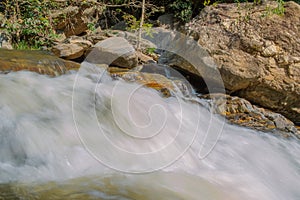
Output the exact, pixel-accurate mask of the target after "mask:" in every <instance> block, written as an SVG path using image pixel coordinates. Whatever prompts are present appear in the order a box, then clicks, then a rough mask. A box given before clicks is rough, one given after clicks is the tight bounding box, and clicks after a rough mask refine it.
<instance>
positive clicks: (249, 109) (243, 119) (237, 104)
mask: <svg viewBox="0 0 300 200" xmlns="http://www.w3.org/2000/svg"><path fill="white" fill-rule="evenodd" d="M201 98H204V99H209V100H210V105H211V106H212V110H213V112H215V113H218V114H220V115H222V116H224V117H226V119H227V120H228V121H230V122H231V123H233V124H238V125H241V126H246V127H249V128H253V129H256V130H260V131H273V130H277V132H278V131H279V132H280V133H281V134H282V135H283V136H285V137H289V136H296V137H298V138H299V139H300V132H299V131H298V130H297V128H296V127H295V126H294V123H293V122H291V121H290V120H288V119H287V118H285V117H284V116H283V115H281V114H278V113H274V112H272V111H270V110H267V109H264V108H260V107H258V106H255V105H252V104H251V103H250V102H249V101H247V100H245V99H243V98H239V97H232V96H229V95H224V94H217V93H215V94H208V95H203V96H201Z"/></svg>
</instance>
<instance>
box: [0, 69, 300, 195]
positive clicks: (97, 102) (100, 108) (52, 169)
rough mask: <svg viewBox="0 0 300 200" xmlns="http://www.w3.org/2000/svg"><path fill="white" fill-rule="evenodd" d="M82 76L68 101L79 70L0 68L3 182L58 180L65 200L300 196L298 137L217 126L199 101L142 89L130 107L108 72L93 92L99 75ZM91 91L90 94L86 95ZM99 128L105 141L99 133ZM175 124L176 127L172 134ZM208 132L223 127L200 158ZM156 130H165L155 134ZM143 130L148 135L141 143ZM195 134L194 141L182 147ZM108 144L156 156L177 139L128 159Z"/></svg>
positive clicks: (121, 85) (122, 86) (26, 184)
mask: <svg viewBox="0 0 300 200" xmlns="http://www.w3.org/2000/svg"><path fill="white" fill-rule="evenodd" d="M79 78H80V80H81V83H82V84H80V85H79V86H78V87H77V88H76V91H77V92H79V93H77V95H78V96H77V100H75V101H74V99H72V95H73V84H74V81H75V79H76V74H68V75H64V76H60V77H56V78H49V77H47V76H41V75H37V74H35V73H30V72H16V73H10V74H6V75H0V95H1V98H0V183H2V184H9V188H18V187H21V188H23V189H24V188H25V189H24V190H25V191H27V189H28V190H33V189H32V188H39V187H43V190H39V189H40V188H39V189H36V190H37V191H39V192H41V191H48V190H49V191H51V193H53V192H54V193H55V191H56V192H57V193H58V194H57V196H59V193H60V192H62V191H63V188H64V187H60V186H61V185H64V186H65V190H66V191H68V194H69V195H70V197H71V196H72V194H75V193H77V192H78V190H82V191H81V192H82V193H85V194H89V195H91V196H93V197H95V196H96V197H97V195H100V196H99V198H100V197H101V198H103V199H122V198H123V199H139V198H140V199H141V198H142V197H143V199H158V197H165V199H199V197H201V196H202V198H203V199H230V198H232V199H266V200H268V199H270V200H276V199H291V200H292V199H300V191H299V187H300V182H299V180H300V144H299V142H298V141H296V140H287V139H283V138H280V137H276V136H273V135H270V134H267V133H261V132H257V131H253V130H249V129H246V128H241V127H236V126H231V125H226V124H225V126H224V127H223V124H222V121H221V120H218V118H217V117H215V116H213V115H212V114H211V113H210V112H209V110H208V109H206V108H205V107H203V106H201V105H200V104H198V103H192V102H188V101H183V100H178V99H176V98H175V97H171V98H162V97H161V96H160V95H159V94H158V93H157V92H156V91H155V90H153V89H146V88H139V89H138V90H136V91H135V93H134V95H133V97H131V100H130V103H129V104H128V99H127V98H125V97H124V96H126V94H128V93H129V92H130V91H132V89H134V88H136V86H137V85H136V84H129V83H125V82H122V81H112V80H110V79H109V78H108V77H107V78H106V81H105V82H104V83H101V84H98V86H97V87H96V89H95V83H97V81H98V78H97V77H94V76H93V75H88V76H81V77H79ZM116 84H117V85H118V87H117V89H114V88H115V86H116ZM113 91H114V93H113ZM89 96H91V97H92V98H86V97H89ZM73 97H74V96H73ZM72 100H73V104H72ZM111 102H113V103H111ZM72 105H73V109H72ZM150 105H151V106H150ZM153 105H156V106H153ZM159 105H160V106H163V107H164V110H160V107H159ZM128 106H129V113H130V116H131V117H132V119H130V120H129V119H128V116H129V115H128V110H127V107H128ZM74 109H75V110H76V111H75V114H74ZM165 116H167V117H165ZM74 117H75V118H76V119H75V120H74ZM212 118H215V119H216V120H215V122H214V124H211V123H210V122H211V121H212ZM94 119H96V121H97V122H98V123H97V124H96V125H95V124H94V121H93V120H94ZM133 123H135V125H134V124H133ZM162 123H163V124H164V126H163V128H162V129H161V128H160V126H161V124H162ZM149 124H150V125H151V126H148V125H149ZM76 125H77V129H76ZM99 126H100V127H101V129H102V130H103V133H105V136H107V137H108V139H109V140H106V139H107V138H106V139H103V137H101V138H97V137H96V136H97V134H96V133H97V130H98V129H99ZM120 127H121V128H120ZM137 127H139V128H137ZM145 127H147V128H145ZM96 129H97V130H96ZM178 129H180V133H181V134H179V135H178V137H176V140H174V141H173V140H171V139H172V138H174V137H175V136H177V135H176V131H177V130H178ZM208 129H210V130H211V131H212V132H214V131H218V130H219V129H222V135H221V137H220V139H219V140H218V142H217V145H216V146H215V148H214V149H213V150H212V151H211V152H210V153H209V154H208V155H207V156H206V157H204V158H202V159H200V158H199V147H200V146H201V145H202V142H203V139H204V138H205V134H206V133H207V131H208ZM141 130H142V131H141ZM158 130H159V132H160V133H161V134H159V135H152V133H153V132H157V131H158ZM194 130H197V132H196V137H194V136H195V132H194ZM78 131H79V134H78ZM124 132H126V133H127V132H128V133H130V134H131V136H132V138H131V139H128V138H127V137H125V136H124ZM126 136H128V135H126ZM80 137H81V140H80ZM143 137H145V138H147V141H143V140H141V138H143ZM191 139H193V140H192V141H193V144H192V146H191V147H190V148H189V149H187V151H186V152H184V154H181V153H182V150H185V149H186V148H185V147H186V146H187V145H189V144H190V140H191ZM82 140H83V141H82ZM212 140H215V138H213V139H212ZM107 141H112V144H113V145H111V146H113V147H115V146H117V147H120V148H121V149H126V151H128V152H133V153H142V154H143V155H148V154H147V153H153V155H154V153H155V151H157V150H158V149H160V148H161V147H162V146H165V145H169V143H170V141H171V142H172V143H174V145H173V144H172V145H173V146H172V145H170V148H168V150H167V151H162V152H161V154H160V156H158V155H156V154H155V155H154V156H148V157H147V156H146V157H143V156H141V157H135V156H132V157H131V156H130V155H129V154H128V152H127V154H125V153H120V154H119V153H117V152H116V151H115V149H114V148H113V147H110V146H109V145H107ZM86 143H88V145H87V146H84V145H83V144H86ZM208 143H209V142H208ZM93 153H94V154H93ZM126 155H128V156H126ZM174 155H175V156H174ZM177 155H178V156H177ZM99 157H100V161H101V160H102V161H103V162H100V161H99V159H97V158H99ZM137 159H138V160H137ZM111 160H112V161H111ZM110 161H111V163H108V162H110ZM171 161H172V162H171ZM173 161H174V162H173ZM107 165H116V166H111V167H112V168H116V169H117V170H119V169H123V168H125V167H128V171H135V170H136V171H138V170H140V169H143V168H146V170H145V171H147V170H148V171H151V169H153V170H155V169H156V168H160V167H161V168H162V169H161V170H159V171H158V172H154V173H149V174H138V175H135V174H126V173H122V172H120V171H116V170H114V169H111V168H109V167H107ZM166 166H167V167H166ZM49 181H54V183H56V184H54V185H55V186H53V184H50V182H49ZM84 184H85V185H86V187H83V185H84ZM20 185H21V186H20ZM32 185H34V186H32ZM31 186H32V187H31ZM79 186H80V187H79ZM7 188H8V187H6V189H7ZM53 188H55V189H53ZM80 188H81V189H80ZM95 188H98V189H95ZM99 188H101V189H99ZM0 190H1V187H0ZM11 191H12V193H18V192H16V191H19V190H14V189H11ZM31 192H32V191H31ZM39 192H37V193H36V195H37V196H38V193H39ZM62 193H63V192H62ZM21 194H22V195H24V194H25V193H24V192H21ZM63 194H64V193H63ZM142 194H143V195H144V196H139V195H142ZM54 195H55V194H54ZM229 195H230V196H229ZM82 198H83V199H84V198H86V197H82ZM43 199H47V198H46V197H45V198H43ZM53 199H55V198H53ZM57 199H59V198H57Z"/></svg>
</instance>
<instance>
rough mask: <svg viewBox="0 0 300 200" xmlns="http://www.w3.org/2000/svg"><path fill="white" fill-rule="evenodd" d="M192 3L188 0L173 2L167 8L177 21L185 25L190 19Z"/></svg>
mask: <svg viewBox="0 0 300 200" xmlns="http://www.w3.org/2000/svg"><path fill="white" fill-rule="evenodd" d="M192 5H193V3H192V1H189V0H175V1H174V2H173V3H172V4H170V5H169V8H170V9H171V10H172V12H173V13H174V16H175V18H177V19H178V20H179V21H181V22H183V23H186V22H188V21H189V20H190V19H191V18H192V14H193V6H192Z"/></svg>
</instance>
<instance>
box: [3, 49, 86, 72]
mask: <svg viewBox="0 0 300 200" xmlns="http://www.w3.org/2000/svg"><path fill="white" fill-rule="evenodd" d="M0 55H1V57H0V73H9V72H11V71H21V70H27V71H33V72H36V73H39V74H46V75H50V76H57V75H61V74H65V73H66V72H67V71H69V70H76V69H78V68H79V67H80V65H79V64H78V63H75V62H71V61H67V60H63V59H60V58H57V57H56V56H53V55H50V54H49V53H45V52H41V51H25V50H22V51H21V50H6V49H0Z"/></svg>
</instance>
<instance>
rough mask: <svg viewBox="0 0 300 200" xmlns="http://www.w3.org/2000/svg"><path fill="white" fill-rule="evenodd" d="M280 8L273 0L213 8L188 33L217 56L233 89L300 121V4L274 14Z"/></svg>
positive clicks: (227, 84)
mask: <svg viewBox="0 0 300 200" xmlns="http://www.w3.org/2000/svg"><path fill="white" fill-rule="evenodd" d="M276 8H277V3H276V2H273V1H268V2H267V3H264V4H261V5H254V4H252V3H241V4H239V6H237V5H236V4H218V5H217V6H207V7H205V8H204V9H203V10H202V11H201V13H200V14H199V16H197V17H196V18H194V19H193V20H192V21H191V22H190V23H188V24H186V33H188V34H190V35H192V36H193V37H194V38H195V39H196V40H197V41H198V43H199V44H200V45H201V46H202V47H204V48H205V49H206V50H207V51H208V52H209V54H210V55H211V56H212V57H213V58H214V61H215V62H216V63H217V65H218V68H219V70H220V73H221V76H222V79H223V81H224V86H225V87H226V89H227V90H228V92H229V93H234V94H235V95H237V96H240V97H243V98H246V99H247V100H249V101H251V102H252V103H256V104H258V105H261V106H263V107H265V108H268V109H271V110H272V111H274V112H278V113H281V114H283V115H284V116H286V117H287V118H289V119H290V120H292V121H293V122H300V107H299V106H300V45H299V43H300V37H299V35H300V28H299V26H298V25H299V24H300V5H298V4H297V3H295V2H292V1H290V2H286V3H285V5H284V9H285V12H284V15H277V14H274V13H273V12H272V11H271V12H270V10H272V9H276ZM268 10H269V12H268ZM178 48H181V47H180V46H179V47H178ZM175 58H176V57H175ZM169 62H171V63H173V64H174V65H176V64H177V65H178V66H182V67H183V68H186V69H188V66H190V65H189V64H188V63H186V62H182V59H177V60H176V59H173V60H170V61H169Z"/></svg>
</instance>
